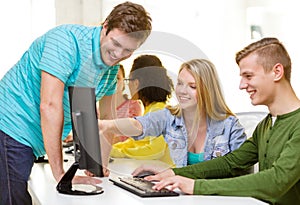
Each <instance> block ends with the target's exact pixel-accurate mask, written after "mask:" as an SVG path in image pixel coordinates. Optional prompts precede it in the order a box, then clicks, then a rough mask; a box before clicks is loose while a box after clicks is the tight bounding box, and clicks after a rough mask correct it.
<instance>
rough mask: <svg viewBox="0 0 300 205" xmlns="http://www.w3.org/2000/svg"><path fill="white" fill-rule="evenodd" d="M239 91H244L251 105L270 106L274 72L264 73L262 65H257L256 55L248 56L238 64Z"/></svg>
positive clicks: (272, 96) (272, 95)
mask: <svg viewBox="0 0 300 205" xmlns="http://www.w3.org/2000/svg"><path fill="white" fill-rule="evenodd" d="M239 67H240V76H241V81H240V87H239V88H240V89H241V90H243V89H245V90H246V91H247V92H248V93H249V95H250V99H251V103H252V104H253V105H267V106H268V105H270V104H271V103H272V101H273V99H274V93H275V92H274V90H273V88H274V86H273V85H272V84H273V83H274V72H273V70H272V69H270V71H265V70H264V68H263V66H262V65H259V64H258V63H257V55H255V54H250V55H249V56H247V57H245V58H243V59H242V60H241V61H240V63H239Z"/></svg>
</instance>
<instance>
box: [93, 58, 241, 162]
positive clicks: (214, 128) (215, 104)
mask: <svg viewBox="0 0 300 205" xmlns="http://www.w3.org/2000/svg"><path fill="white" fill-rule="evenodd" d="M175 93H176V97H177V99H178V102H179V104H178V105H177V106H175V107H167V108H165V109H163V110H160V111H156V112H150V113H148V114H147V115H144V116H140V117H136V118H131V119H129V118H126V119H125V118H124V119H116V120H101V121H99V126H100V130H101V132H102V134H103V136H105V137H106V138H108V139H110V138H111V137H113V136H115V135H126V136H132V137H133V138H134V139H136V140H141V139H143V138H144V137H145V136H160V135H163V136H164V138H165V141H166V142H167V144H168V147H169V149H170V156H171V158H172V159H173V161H174V163H175V164H176V167H182V166H186V165H189V164H195V163H198V162H202V161H207V160H210V159H213V158H216V157H218V156H223V155H225V154H227V153H229V152H231V151H233V150H235V149H237V148H238V147H239V146H240V145H241V144H242V143H243V142H244V141H245V140H246V134H245V132H244V128H243V127H242V125H241V124H240V123H239V121H238V119H237V118H236V116H235V115H234V114H233V112H232V111H231V110H230V109H229V108H228V106H227V105H226V102H225V100H224V97H223V94H222V91H221V86H220V83H219V79H218V75H217V71H216V69H215V66H214V65H213V64H212V63H211V62H210V61H208V60H205V59H193V60H190V61H188V62H185V63H183V64H182V65H181V67H180V70H179V74H178V79H177V85H176V88H175Z"/></svg>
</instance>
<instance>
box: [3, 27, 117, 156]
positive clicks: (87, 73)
mask: <svg viewBox="0 0 300 205" xmlns="http://www.w3.org/2000/svg"><path fill="white" fill-rule="evenodd" d="M101 29H102V27H86V26H81V25H62V26H58V27H56V28H54V29H52V30H50V31H48V32H47V33H46V34H44V35H43V36H41V37H39V38H37V39H36V40H35V41H34V42H33V43H32V44H31V46H30V48H29V49H28V50H27V51H26V52H25V53H24V54H23V56H22V58H21V59H20V61H19V62H18V63H17V64H15V65H14V66H13V67H12V68H11V69H10V70H9V71H8V72H7V73H6V74H5V76H4V77H3V78H2V79H1V81H0V130H2V131H3V132H5V133H6V134H8V135H9V136H11V137H13V138H14V139H16V140H17V141H19V142H20V143H23V144H25V145H27V146H30V147H32V149H33V152H34V154H35V156H41V155H43V154H45V149H44V144H43V138H42V132H41V123H40V110H39V109H40V84H41V71H45V72H47V73H49V74H51V75H53V76H55V77H57V78H58V79H60V80H61V81H62V82H63V83H64V84H65V90H64V97H63V105H64V129H63V136H62V138H64V137H65V136H67V134H68V133H69V132H70V130H71V117H70V106H69V97H68V86H82V87H94V88H95V90H96V99H97V100H99V99H100V98H102V97H103V96H105V95H112V94H113V93H114V92H115V88H116V75H117V72H118V69H119V66H118V65H116V66H112V67H109V66H107V65H105V64H104V63H103V61H102V59H101V54H100V32H101Z"/></svg>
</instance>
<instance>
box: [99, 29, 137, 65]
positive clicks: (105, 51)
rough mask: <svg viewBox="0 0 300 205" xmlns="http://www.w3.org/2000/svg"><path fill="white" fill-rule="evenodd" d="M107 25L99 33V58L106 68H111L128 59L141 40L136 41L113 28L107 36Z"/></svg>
mask: <svg viewBox="0 0 300 205" xmlns="http://www.w3.org/2000/svg"><path fill="white" fill-rule="evenodd" d="M106 32H107V25H106V24H104V25H103V29H102V31H101V37H100V38H101V39H100V42H101V51H100V52H101V58H102V60H103V62H104V63H105V64H106V65H108V66H113V65H116V64H117V63H119V62H120V61H122V60H124V59H127V58H129V57H130V56H131V55H132V53H133V52H134V51H135V50H136V49H137V48H138V47H139V46H140V45H141V43H142V42H141V40H137V39H135V38H133V37H131V36H130V35H128V34H126V33H125V32H123V31H121V30H119V29H117V28H115V29H112V30H111V31H110V32H109V33H108V34H106Z"/></svg>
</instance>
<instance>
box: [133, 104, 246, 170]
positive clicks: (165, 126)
mask: <svg viewBox="0 0 300 205" xmlns="http://www.w3.org/2000/svg"><path fill="white" fill-rule="evenodd" d="M135 119H137V120H138V121H139V122H140V123H141V124H142V126H143V134H142V135H140V136H135V137H133V138H134V139H136V140H140V139H143V138H144V137H145V136H160V135H163V136H164V138H165V140H166V142H167V144H168V146H169V149H170V155H171V158H172V159H173V161H174V163H175V164H176V167H182V166H186V165H187V158H188V154H187V153H188V135H187V130H186V127H185V124H184V120H183V117H182V116H180V117H178V116H175V115H172V114H171V112H170V111H169V110H168V109H167V108H165V109H163V110H159V111H156V112H150V113H148V114H146V115H144V116H139V117H136V118H135ZM246 139H247V136H246V134H245V129H244V127H243V126H242V125H241V124H240V122H239V121H238V119H237V118H236V117H235V116H229V117H227V118H226V119H225V120H220V121H215V120H212V119H210V118H207V130H206V139H205V146H204V161H206V160H210V159H213V158H216V157H218V156H223V155H225V154H227V153H229V152H231V151H233V150H235V149H237V148H238V147H239V146H240V145H241V144H242V143H243V142H244V141H245V140H246Z"/></svg>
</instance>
